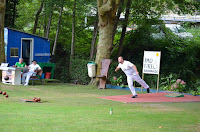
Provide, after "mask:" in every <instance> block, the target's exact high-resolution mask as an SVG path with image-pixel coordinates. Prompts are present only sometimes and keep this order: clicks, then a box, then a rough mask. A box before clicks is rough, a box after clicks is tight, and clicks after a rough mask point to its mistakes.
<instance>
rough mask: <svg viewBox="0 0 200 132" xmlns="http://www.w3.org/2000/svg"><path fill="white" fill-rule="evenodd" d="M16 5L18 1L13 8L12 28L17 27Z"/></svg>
mask: <svg viewBox="0 0 200 132" xmlns="http://www.w3.org/2000/svg"><path fill="white" fill-rule="evenodd" d="M16 5H17V0H14V7H13V20H12V26H13V27H14V26H15V17H16Z"/></svg>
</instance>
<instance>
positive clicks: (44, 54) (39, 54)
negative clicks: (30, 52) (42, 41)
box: [35, 53, 51, 56]
mask: <svg viewBox="0 0 200 132" xmlns="http://www.w3.org/2000/svg"><path fill="white" fill-rule="evenodd" d="M50 55H51V54H50V53H35V56H50Z"/></svg>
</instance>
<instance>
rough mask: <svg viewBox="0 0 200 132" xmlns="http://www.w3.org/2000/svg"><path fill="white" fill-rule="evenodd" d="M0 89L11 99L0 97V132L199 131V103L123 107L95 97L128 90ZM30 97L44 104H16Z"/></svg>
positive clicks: (69, 87)
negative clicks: (21, 99)
mask: <svg viewBox="0 0 200 132" xmlns="http://www.w3.org/2000/svg"><path fill="white" fill-rule="evenodd" d="M0 84H1V83H0ZM1 90H2V91H6V92H7V93H8V94H9V98H5V97H4V96H3V95H0V132H68V131H69V132H116V131H117V132H134V131H136V132H160V131H161V132H163V131H167V132H169V131H170V132H184V131H188V132H198V131H200V103H130V104H126V103H121V102H115V101H109V100H103V99H100V98H99V97H103V96H112V95H113V96H114V95H126V94H131V92H130V91H125V90H114V89H106V90H98V89H97V87H94V86H87V85H85V86H81V85H72V84H62V83H60V84H59V83H49V84H45V85H43V86H42V85H35V86H31V85H30V86H13V85H5V84H1ZM33 97H40V98H41V99H42V102H41V103H35V102H32V103H30V102H23V101H20V100H19V99H20V98H24V99H32V98H33ZM110 108H113V114H112V115H110Z"/></svg>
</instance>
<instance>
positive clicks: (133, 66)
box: [133, 65, 139, 75]
mask: <svg viewBox="0 0 200 132" xmlns="http://www.w3.org/2000/svg"><path fill="white" fill-rule="evenodd" d="M133 68H134V69H135V71H136V74H137V75H138V74H139V72H138V70H137V67H136V66H135V65H133Z"/></svg>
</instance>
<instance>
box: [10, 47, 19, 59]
mask: <svg viewBox="0 0 200 132" xmlns="http://www.w3.org/2000/svg"><path fill="white" fill-rule="evenodd" d="M18 50H19V49H18V48H10V57H19V54H18Z"/></svg>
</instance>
